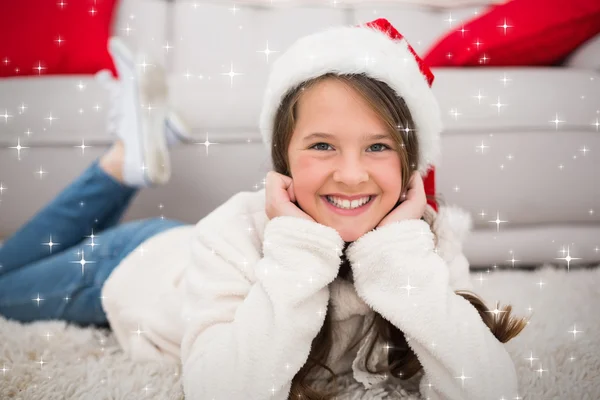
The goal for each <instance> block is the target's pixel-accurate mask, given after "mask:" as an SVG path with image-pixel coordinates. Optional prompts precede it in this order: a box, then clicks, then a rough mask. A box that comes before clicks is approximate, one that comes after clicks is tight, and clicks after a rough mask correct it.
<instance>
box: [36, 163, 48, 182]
mask: <svg viewBox="0 0 600 400" xmlns="http://www.w3.org/2000/svg"><path fill="white" fill-rule="evenodd" d="M35 173H36V174H39V175H40V179H44V174H47V173H48V172H47V171H44V169H43V168H42V166H41V165H40V170H39V171H36V172H35Z"/></svg>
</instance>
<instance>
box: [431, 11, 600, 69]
mask: <svg viewBox="0 0 600 400" xmlns="http://www.w3.org/2000/svg"><path fill="white" fill-rule="evenodd" d="M505 21H506V25H509V26H512V27H508V28H506V34H505V33H504V32H505V30H504V28H503V27H502V26H503V25H504V24H505ZM463 27H464V29H465V30H466V31H465V32H464V35H463V33H462V32H461V30H462V28H463ZM598 33H600V1H598V0H569V1H565V0H512V1H509V2H508V3H504V4H501V5H497V6H493V7H491V8H490V9H488V10H487V11H486V12H485V14H483V15H481V16H479V17H476V18H475V19H472V20H470V21H469V22H467V23H465V24H464V25H463V26H461V27H460V28H457V29H456V30H454V31H453V32H450V33H449V34H447V35H446V36H445V37H443V38H442V39H441V40H439V41H438V42H437V43H436V44H435V45H434V46H433V47H432V48H431V49H430V50H429V51H428V52H427V53H426V55H425V56H424V57H423V59H424V60H425V62H426V63H427V64H429V65H430V66H476V65H488V66H509V65H512V66H515V65H555V64H557V63H558V62H560V61H561V60H563V59H564V58H565V57H566V56H567V55H569V53H571V52H572V51H574V50H575V49H576V48H577V47H578V46H579V45H581V44H582V43H583V42H585V41H586V40H588V39H589V38H591V37H593V36H595V35H597V34H598ZM478 40H479V42H481V43H482V44H481V45H479V47H477V45H476V44H475V43H476V42H477V41H478ZM449 53H450V54H451V57H448V56H447V55H448V54H449Z"/></svg>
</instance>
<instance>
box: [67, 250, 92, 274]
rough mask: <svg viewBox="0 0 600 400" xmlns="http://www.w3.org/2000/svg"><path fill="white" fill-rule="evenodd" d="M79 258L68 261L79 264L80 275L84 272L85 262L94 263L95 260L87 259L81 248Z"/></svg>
mask: <svg viewBox="0 0 600 400" xmlns="http://www.w3.org/2000/svg"><path fill="white" fill-rule="evenodd" d="M80 254H81V258H80V259H79V260H77V261H69V262H70V263H72V264H80V265H81V275H83V273H84V272H85V264H95V263H96V261H88V260H86V259H85V257H84V254H83V250H81V253H80Z"/></svg>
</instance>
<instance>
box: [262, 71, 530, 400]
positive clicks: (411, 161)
mask: <svg viewBox="0 0 600 400" xmlns="http://www.w3.org/2000/svg"><path fill="white" fill-rule="evenodd" d="M325 79H337V80H339V81H342V82H343V83H345V84H347V85H348V86H350V87H351V88H353V89H354V90H355V91H356V92H358V93H359V94H360V95H361V96H362V98H363V99H364V100H365V101H366V102H367V103H368V104H369V106H370V107H371V108H372V109H373V110H374V111H375V112H376V113H377V115H378V116H379V117H380V118H381V120H382V121H383V122H385V125H386V126H387V129H388V130H389V132H390V133H391V135H392V137H393V138H394V141H395V142H396V145H397V146H396V148H397V149H398V153H399V156H400V165H401V174H402V175H401V179H402V186H401V187H402V188H406V187H408V183H409V179H410V176H411V174H412V173H413V172H414V171H415V170H416V166H417V165H418V161H419V158H418V154H419V142H418V138H417V135H414V134H413V135H408V134H406V131H405V130H404V129H405V128H411V129H412V128H413V127H414V126H415V124H414V122H413V120H412V117H411V114H410V112H409V109H408V106H407V105H406V102H405V101H404V99H403V98H402V97H400V96H398V95H396V93H395V92H394V91H393V89H391V88H390V87H389V86H388V85H387V84H385V83H384V82H381V81H378V80H375V79H372V78H370V77H368V76H366V75H364V74H341V75H338V74H334V73H328V74H324V75H322V76H319V77H317V78H314V79H311V80H308V81H306V82H304V83H303V84H301V85H299V86H297V87H295V88H293V89H292V90H290V91H289V92H288V93H287V94H286V96H285V97H284V99H283V101H282V102H281V104H280V106H279V109H278V110H277V113H276V116H275V120H274V124H273V141H272V145H271V158H272V163H273V169H274V170H275V172H278V173H280V174H283V175H286V176H291V171H290V169H289V160H288V147H289V143H290V141H291V138H292V134H293V132H294V128H295V124H296V119H297V103H298V101H299V99H300V97H301V96H302V93H303V92H304V91H305V90H307V89H309V88H310V87H312V86H314V85H315V84H317V83H319V82H321V81H323V80H325ZM417 128H418V127H417ZM427 198H428V199H433V200H434V201H435V202H436V204H437V203H439V202H440V201H441V199H440V198H438V197H437V196H427ZM431 210H433V209H431ZM431 210H428V211H426V212H425V215H424V216H423V219H424V220H425V221H426V222H427V223H428V224H429V225H430V226H433V223H434V222H435V218H436V215H437V214H436V213H435V212H433V211H431ZM434 238H435V242H436V244H437V240H438V238H437V235H436V234H435V232H434ZM349 244H350V243H346V244H345V247H344V252H343V253H342V263H341V266H340V272H339V276H340V277H341V278H342V279H348V275H349V274H350V271H351V269H350V264H349V262H348V259H347V258H346V256H345V250H346V248H347V247H348V245H349ZM455 293H456V294H458V295H461V296H463V297H464V298H465V299H467V300H468V301H469V302H470V303H471V304H472V305H473V306H474V307H475V309H477V311H478V312H479V314H480V316H481V319H482V320H483V322H484V323H485V324H486V325H487V326H488V327H489V329H490V330H491V332H492V333H493V334H494V336H495V337H496V338H497V339H498V340H499V341H500V342H502V343H506V342H507V341H509V340H510V339H512V338H513V337H515V336H517V335H518V334H519V333H520V332H521V331H522V330H523V329H524V328H525V326H526V325H527V321H526V320H525V319H517V318H514V317H511V316H510V311H511V309H512V307H511V306H510V305H507V306H505V307H504V308H503V310H502V311H504V312H501V313H497V314H494V313H491V312H490V310H489V309H488V307H487V306H486V305H485V304H484V302H483V300H482V299H481V298H479V297H478V296H477V295H476V294H474V293H472V292H470V291H465V290H460V291H455ZM330 309H331V308H330V307H328V312H327V314H326V315H325V321H324V323H323V326H322V327H321V330H320V331H319V333H318V334H317V336H316V337H315V338H314V339H313V341H312V345H311V351H310V354H309V356H308V360H307V361H306V363H305V364H304V365H303V366H302V368H300V370H299V371H298V372H297V373H296V375H295V376H294V378H293V379H292V387H291V391H290V396H289V399H290V400H291V399H309V400H326V399H332V398H333V397H334V396H335V395H336V393H337V391H338V389H339V388H336V389H334V390H330V391H328V392H319V391H317V390H316V389H313V388H311V386H310V384H309V382H307V377H308V376H309V373H310V372H311V371H312V370H313V369H314V368H317V367H321V368H324V369H326V370H327V371H329V373H330V374H331V375H332V378H333V379H334V383H335V384H336V385H335V386H337V376H336V374H335V373H334V372H333V371H332V370H331V368H329V367H328V366H327V365H326V362H327V358H328V356H329V352H330V350H331V346H332V343H333V340H334V339H333V331H332V322H331V315H330V312H329V310H330ZM498 315H499V316H498ZM370 329H375V330H376V332H377V335H375V339H374V340H373V341H372V343H370V348H369V352H368V355H367V357H366V359H365V369H366V370H367V371H369V372H371V373H381V372H386V373H388V374H391V375H393V376H395V377H397V378H400V379H409V378H411V377H412V376H414V375H415V374H416V373H418V372H419V371H420V370H421V369H422V368H423V367H422V365H421V363H420V362H419V360H418V358H417V356H416V354H415V353H414V352H413V351H412V349H411V348H410V347H409V346H408V344H407V341H406V338H405V336H404V333H403V332H402V331H401V330H399V329H398V328H397V327H395V326H394V325H393V324H392V323H390V322H389V321H387V320H385V319H384V318H383V317H382V316H381V315H380V314H378V313H375V318H374V319H373V323H372V325H371V326H370V327H369V329H367V333H368V332H369V330H370ZM378 338H381V339H383V340H384V341H385V342H386V343H389V344H391V347H390V350H389V352H388V365H387V366H386V367H385V369H383V370H382V371H372V370H371V369H370V368H369V366H368V365H367V362H366V360H368V359H369V358H370V357H371V353H372V352H373V350H374V347H375V343H376V342H377V340H378ZM360 340H362V338H361V339H360ZM355 345H356V344H355Z"/></svg>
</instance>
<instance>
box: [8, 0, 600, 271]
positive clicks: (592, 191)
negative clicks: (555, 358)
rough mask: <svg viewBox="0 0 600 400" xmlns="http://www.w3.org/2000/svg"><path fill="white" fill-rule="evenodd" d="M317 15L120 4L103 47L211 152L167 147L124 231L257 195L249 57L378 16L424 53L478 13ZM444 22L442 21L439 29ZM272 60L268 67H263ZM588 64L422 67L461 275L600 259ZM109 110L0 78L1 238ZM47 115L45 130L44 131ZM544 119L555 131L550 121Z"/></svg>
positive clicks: (265, 162) (62, 181)
mask: <svg viewBox="0 0 600 400" xmlns="http://www.w3.org/2000/svg"><path fill="white" fill-rule="evenodd" d="M266 3H268V2H266ZM321 3H322V5H315V4H311V5H304V6H298V5H295V6H271V5H269V4H265V5H256V4H255V5H246V4H243V5H240V3H236V7H235V9H233V8H232V7H233V6H232V4H233V3H231V2H220V1H219V2H207V1H196V2H192V1H162V0H126V1H124V2H123V3H122V4H121V5H120V7H119V10H118V15H117V18H116V19H115V23H114V27H113V31H114V34H115V35H119V36H122V37H124V38H125V40H126V41H127V42H128V43H130V44H132V45H133V46H135V47H137V48H144V49H145V51H146V52H147V53H149V54H151V55H152V56H153V57H154V58H156V59H157V60H158V61H159V62H161V63H164V65H165V66H166V68H167V69H168V71H169V74H170V101H171V103H172V105H173V106H174V108H175V109H176V110H177V111H179V112H180V113H181V114H182V116H183V117H184V118H185V119H186V120H187V121H188V123H189V124H190V125H191V126H192V128H193V131H194V136H195V138H197V142H198V143H202V142H204V141H205V140H206V139H207V138H208V139H209V140H210V142H218V144H215V145H211V146H210V147H209V148H208V150H207V149H206V147H205V146H204V145H202V144H189V145H186V146H182V147H179V148H176V149H174V150H173V151H172V165H173V177H172V180H171V181H170V182H169V184H167V185H166V186H164V187H159V188H151V189H147V190H144V191H143V192H141V193H140V194H139V195H138V196H137V197H136V198H135V200H134V202H133V204H132V206H131V208H130V209H129V211H128V212H127V213H126V215H125V217H124V220H125V221H127V220H131V219H137V218H146V217H153V216H160V215H164V216H165V217H166V218H176V219H180V220H183V221H186V222H189V223H195V222H196V221H198V220H199V219H200V218H202V217H203V216H204V215H206V214H207V213H209V212H210V211H211V210H213V209H214V208H215V207H216V206H217V205H219V204H220V203H221V202H223V201H225V200H226V199H227V198H229V197H230V196H231V195H233V194H234V193H236V192H238V191H241V190H255V189H257V188H261V187H262V185H263V183H262V180H263V178H264V175H265V174H266V172H267V171H268V170H269V168H270V160H269V155H268V153H267V151H266V149H265V147H264V146H263V144H262V142H261V141H260V135H259V132H258V129H257V127H258V116H259V111H260V105H261V100H262V95H263V90H264V86H265V83H266V79H267V75H268V70H269V65H270V64H269V63H268V62H267V55H266V54H265V53H264V52H261V51H262V50H264V49H266V48H267V42H268V48H269V49H270V50H271V51H278V52H281V51H282V50H285V49H286V48H287V47H288V46H289V45H290V44H291V43H292V42H293V41H294V40H295V39H296V38H298V37H300V36H302V35H305V34H308V33H311V32H314V31H315V30H319V29H322V28H325V27H327V26H330V25H339V24H354V23H357V22H365V21H369V20H372V19H375V18H377V17H385V18H387V19H389V20H390V21H391V22H392V24H394V25H395V26H396V27H397V28H398V30H399V31H400V32H401V33H403V34H404V35H405V37H406V38H407V39H408V41H409V42H410V43H411V44H412V46H413V47H414V48H415V50H416V51H417V52H419V53H420V54H423V53H424V51H425V50H426V49H427V48H428V47H429V46H430V45H431V44H432V43H433V42H434V41H435V40H436V39H437V38H439V37H440V36H441V35H443V34H444V33H445V32H447V31H448V30H449V29H450V28H451V27H460V24H461V22H462V21H465V20H466V19H468V18H471V17H472V16H473V14H474V13H475V12H478V11H480V10H482V9H483V8H484V6H482V5H479V6H476V7H460V8H452V9H444V8H435V7H420V6H417V5H414V4H408V3H406V2H402V1H388V2H385V3H377V2H368V3H369V5H366V3H367V2H351V3H348V4H346V3H343V2H341V3H339V4H336V5H333V3H332V2H331V1H323V2H321ZM450 15H451V17H452V19H453V21H452V22H448V21H446V20H447V19H448V17H449V16H450ZM596 42H598V40H596ZM167 43H168V44H167ZM588 47H590V46H588ZM598 48H599V46H596V47H595V48H594V49H595V50H594V49H592V50H591V51H592V52H593V56H592V58H591V59H594V58H593V57H594V55H595V54H596V51H598ZM589 51H590V50H588V52H589ZM599 53H600V52H599ZM278 54H279V53H277V52H275V53H272V54H270V55H269V56H268V59H269V61H272V60H274V59H275V58H276V57H277V56H278ZM586 59H590V57H589V54H588V56H587V57H583V56H581V55H577V57H576V58H573V63H572V64H571V66H563V67H545V68H535V67H514V68H469V69H464V68H434V69H433V72H434V74H435V76H436V79H435V83H434V85H433V88H434V91H435V94H436V95H437V97H438V99H439V102H440V106H441V108H442V114H443V118H444V123H445V131H444V132H443V134H442V142H443V143H442V145H443V160H442V164H441V166H440V167H439V168H438V169H437V188H438V194H441V195H442V197H443V198H444V199H445V200H446V202H447V203H449V204H456V205H459V206H461V207H462V208H464V209H466V210H468V211H469V212H470V213H471V215H472V217H473V222H474V230H473V232H472V234H471V235H470V236H469V238H468V240H467V243H466V245H465V252H466V255H467V257H468V258H469V260H470V262H471V265H472V268H476V267H489V266H492V265H496V266H498V267H502V266H507V267H513V266H514V267H526V266H531V265H538V264H541V263H542V262H554V263H557V264H560V265H564V266H565V267H566V266H567V261H565V260H558V259H557V258H563V257H567V247H568V249H569V253H568V255H570V257H572V258H579V260H572V261H569V265H570V266H573V265H577V264H581V263H585V264H588V263H594V262H596V263H597V262H598V261H600V176H599V171H600V157H599V155H598V153H599V152H600V134H599V133H598V125H594V124H595V123H596V122H597V121H598V118H600V110H599V108H600V67H598V65H599V64H600V63H596V64H593V63H592V64H590V65H586V61H585V60H586ZM582 60H584V61H582ZM231 68H233V70H234V71H235V72H239V73H242V75H238V76H235V77H234V78H233V80H232V81H231V79H230V77H229V76H227V75H225V74H226V73H228V72H229V71H230V69H231ZM231 82H233V83H231ZM80 83H81V84H82V85H80ZM478 95H481V96H483V97H482V98H480V99H478V98H476V96H478ZM108 100H109V98H108V94H107V93H106V92H104V90H103V89H102V87H101V86H100V85H99V83H97V82H96V81H95V80H94V79H93V77H91V76H83V75H82V76H59V77H55V76H53V77H50V76H41V77H34V78H11V79H4V80H0V113H2V112H4V111H5V110H7V112H6V113H5V114H9V115H12V116H11V117H4V119H5V120H6V121H0V182H1V183H2V185H3V187H4V188H5V190H2V194H1V195H0V239H1V238H2V237H7V236H8V235H10V234H11V233H12V232H14V231H15V230H16V229H17V228H18V227H19V225H20V224H22V223H24V222H25V221H26V220H27V219H29V218H30V217H31V216H32V215H33V214H34V213H35V212H36V211H37V210H38V209H39V208H40V207H42V206H43V205H44V204H46V203H47V202H48V201H49V200H50V199H51V198H52V197H53V196H54V195H55V194H56V193H57V192H59V191H60V190H61V189H62V188H63V187H64V186H65V185H66V184H67V183H68V182H69V181H70V180H71V179H73V178H74V177H75V176H76V175H78V174H79V173H80V172H81V171H82V170H83V169H84V168H85V167H86V166H87V165H88V164H89V163H90V161H92V160H93V159H94V158H96V157H98V156H99V155H100V154H102V152H103V151H104V150H105V149H106V148H107V146H108V145H109V144H110V142H111V140H112V138H110V137H109V136H108V135H107V134H106V133H105V126H106V125H105V112H106V110H107V107H108ZM22 104H25V106H26V108H25V111H24V112H21V111H22V110H21V109H20V108H19V107H20V106H21V105H22ZM497 104H503V106H500V108H499V107H498V105H497ZM96 106H98V107H96ZM50 115H52V117H53V118H57V119H55V120H53V121H50V119H49V118H48V117H49V116H50ZM0 117H1V115H0ZM556 118H558V120H560V121H564V122H556V123H554V122H552V121H553V120H555V119H556ZM19 140H20V142H19V143H20V145H21V146H26V147H29V148H26V149H22V150H21V151H20V160H18V154H17V153H18V151H17V149H14V148H9V147H11V146H12V147H15V146H17V143H18V141H19ZM82 140H84V141H85V145H86V146H93V147H91V148H87V149H85V152H84V153H82V150H81V148H77V147H74V146H79V145H81V144H82ZM478 146H483V147H478ZM482 149H483V151H482ZM588 150H589V151H588ZM40 167H42V169H43V171H46V172H47V173H46V174H43V175H42V177H43V179H41V178H40V174H39V173H37V172H36V171H39V170H40ZM497 217H498V218H499V219H500V220H503V221H507V222H505V223H501V224H500V226H499V228H497V224H496V223H495V222H492V221H494V220H496V219H497ZM561 249H564V252H562V251H561ZM512 260H515V261H512Z"/></svg>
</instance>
